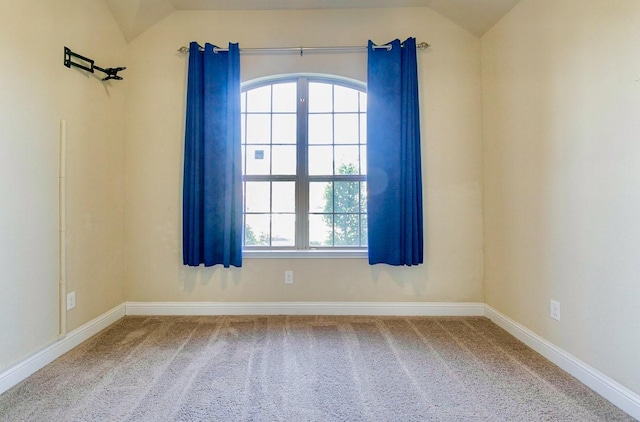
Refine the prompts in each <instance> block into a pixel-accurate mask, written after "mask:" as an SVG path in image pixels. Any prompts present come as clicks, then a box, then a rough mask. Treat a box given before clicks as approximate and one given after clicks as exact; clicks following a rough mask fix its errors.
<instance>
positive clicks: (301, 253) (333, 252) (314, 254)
mask: <svg viewBox="0 0 640 422" xmlns="http://www.w3.org/2000/svg"><path fill="white" fill-rule="evenodd" d="M300 77H307V78H320V79H325V78H326V79H333V80H336V81H343V82H346V83H347V84H350V85H354V86H358V87H360V88H361V89H362V90H363V91H364V92H367V84H366V83H365V82H362V81H359V80H357V79H352V78H348V77H344V76H339V75H334V74H324V73H309V72H300V73H286V74H279V75H268V76H264V77H258V78H254V79H251V80H248V81H244V82H242V83H241V91H244V90H245V88H246V87H247V86H252V85H257V84H260V83H261V82H273V81H277V80H283V79H291V78H300ZM368 249H369V248H368V247H365V248H357V249H355V248H354V249H324V248H323V249H264V250H262V249H244V248H243V250H242V258H243V259H245V258H246V259H368V258H369V252H368Z"/></svg>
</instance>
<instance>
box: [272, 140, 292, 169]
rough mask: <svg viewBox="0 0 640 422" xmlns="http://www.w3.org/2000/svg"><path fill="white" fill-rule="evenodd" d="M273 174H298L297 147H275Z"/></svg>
mask: <svg viewBox="0 0 640 422" xmlns="http://www.w3.org/2000/svg"><path fill="white" fill-rule="evenodd" d="M271 174H279V175H283V174H285V175H293V174H296V147H295V145H291V146H289V145H274V146H273V169H272V171H271Z"/></svg>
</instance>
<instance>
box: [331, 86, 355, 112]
mask: <svg viewBox="0 0 640 422" xmlns="http://www.w3.org/2000/svg"><path fill="white" fill-rule="evenodd" d="M333 95H334V99H335V101H334V109H335V111H353V112H356V111H358V91H356V90H355V89H353V88H347V87H344V86H340V85H334V87H333Z"/></svg>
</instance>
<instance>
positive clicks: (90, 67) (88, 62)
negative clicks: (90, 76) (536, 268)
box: [64, 47, 126, 81]
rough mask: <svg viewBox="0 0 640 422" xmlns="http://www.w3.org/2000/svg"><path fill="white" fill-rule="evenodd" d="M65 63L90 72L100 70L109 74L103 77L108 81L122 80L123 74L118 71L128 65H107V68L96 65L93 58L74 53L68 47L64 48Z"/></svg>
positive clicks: (67, 65)
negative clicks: (120, 74) (74, 59)
mask: <svg viewBox="0 0 640 422" xmlns="http://www.w3.org/2000/svg"><path fill="white" fill-rule="evenodd" d="M73 58H76V59H79V60H80V61H73ZM64 65H65V66H66V67H68V68H71V66H74V67H79V68H80V69H82V70H86V71H87V72H90V73H94V72H95V71H96V70H99V71H100V72H102V73H104V74H105V75H107V76H105V77H104V78H102V80H103V81H108V80H110V79H115V80H118V81H121V80H122V76H118V72H120V71H121V70H125V69H126V67H107V68H106V69H105V68H102V67H100V66H96V65H95V63H94V61H93V60H92V59H89V58H87V57H84V56H81V55H80V54H78V53H74V52H73V51H71V50H70V49H69V48H68V47H65V48H64Z"/></svg>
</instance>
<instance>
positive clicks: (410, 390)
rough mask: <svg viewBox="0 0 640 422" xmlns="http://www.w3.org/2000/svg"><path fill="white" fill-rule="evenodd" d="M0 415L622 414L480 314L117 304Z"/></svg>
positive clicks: (430, 417)
mask: <svg viewBox="0 0 640 422" xmlns="http://www.w3.org/2000/svg"><path fill="white" fill-rule="evenodd" d="M0 420H2V421H12V422H13V421H296V422H297V421H300V422H303V421H527V422H528V421H580V422H585V421H632V420H633V419H632V418H631V417H629V416H628V415H626V414H625V413H624V412H622V411H621V410H619V409H617V408H616V407H615V406H613V405H612V404H610V403H609V402H607V401H606V400H604V399H603V398H601V397H600V396H598V395H597V394H595V393H594V392H593V391H591V390H590V389H588V388H587V387H585V386H584V385H582V384H581V383H579V382H578V381H577V380H575V379H574V378H572V377H571V376H569V375H567V374H566V373H564V372H562V371H561V370H559V369H558V368H557V367H555V366H554V365H553V364H551V363H550V362H549V361H547V360H545V359H544V358H542V357H541V356H540V355H538V354H536V353H535V352H533V351H532V350H531V349H529V348H527V347H526V346H524V345H523V344H522V343H521V342H519V341H518V340H516V339H515V338H513V337H511V336H510V335H509V334H507V333H506V332H505V331H503V330H502V329H500V328H499V327H497V326H496V325H494V324H493V323H492V322H491V321H489V320H488V319H486V318H439V317H438V318H421V317H411V318H404V317H278V316H264V317H126V318H124V319H122V320H120V321H119V322H117V323H116V324H114V325H113V326H111V327H109V328H108V329H107V330H105V331H103V332H102V333H100V334H98V335H97V336H95V337H93V338H92V339H90V340H89V341H87V342H85V343H83V344H82V345H80V346H79V347H77V348H76V349H74V350H73V351H71V352H69V353H68V354H66V355H64V356H62V357H61V358H60V359H58V360H56V361H55V362H53V363H52V364H51V365H49V366H47V367H46V368H44V369H42V370H41V371H39V372H37V373H36V374H34V375H33V376H31V377H30V378H29V379H27V380H25V381H24V382H22V383H20V384H19V385H17V386H15V387H14V388H12V389H11V390H9V391H7V392H6V393H5V394H3V395H1V396H0Z"/></svg>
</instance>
